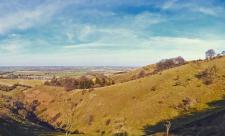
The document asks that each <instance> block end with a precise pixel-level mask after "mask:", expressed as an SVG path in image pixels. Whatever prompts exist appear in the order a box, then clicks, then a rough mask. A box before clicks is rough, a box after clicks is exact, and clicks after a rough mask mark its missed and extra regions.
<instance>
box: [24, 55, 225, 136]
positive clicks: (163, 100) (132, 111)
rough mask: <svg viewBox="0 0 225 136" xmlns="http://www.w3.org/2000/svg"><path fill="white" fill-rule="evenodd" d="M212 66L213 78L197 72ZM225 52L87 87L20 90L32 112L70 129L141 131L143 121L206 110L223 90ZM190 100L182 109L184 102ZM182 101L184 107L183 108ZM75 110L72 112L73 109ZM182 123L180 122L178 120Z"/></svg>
mask: <svg viewBox="0 0 225 136" xmlns="http://www.w3.org/2000/svg"><path fill="white" fill-rule="evenodd" d="M214 67H215V69H216V70H215V71H214V73H212V74H213V75H212V76H210V77H209V78H212V83H210V84H207V83H205V81H204V78H199V77H198V75H199V74H200V73H202V72H203V71H206V70H208V69H212V68H214ZM224 67H225V57H223V58H219V59H214V60H212V61H201V62H190V63H188V64H186V65H183V66H180V67H176V68H172V69H169V70H165V71H163V72H161V73H158V74H155V75H151V76H147V77H144V78H141V79H138V80H133V81H129V82H125V83H118V84H115V85H112V86H108V87H103V88H99V89H94V90H92V91H91V90H86V91H76V90H74V91H71V92H65V91H64V90H63V88H56V87H48V86H38V87H36V88H33V89H31V90H29V91H26V92H24V94H23V96H24V98H23V99H24V100H26V102H28V103H31V102H32V101H33V100H38V101H39V102H40V105H39V106H38V107H37V111H36V113H37V115H38V116H39V117H40V118H41V119H43V120H46V121H48V122H51V124H52V125H54V126H55V127H62V126H65V124H68V123H67V121H68V118H69V120H72V121H71V123H70V124H71V126H72V127H71V128H70V129H71V130H73V131H75V130H79V131H80V132H84V133H85V134H88V135H99V134H100V133H104V134H108V135H109V134H112V133H117V132H125V131H126V132H127V133H129V134H131V135H132V134H133V135H141V134H144V133H145V131H144V130H143V129H144V126H146V125H147V124H148V125H154V124H157V123H159V122H160V121H162V120H167V119H173V118H176V117H178V116H181V115H184V114H188V113H190V112H200V111H204V110H207V109H211V108H213V107H210V106H209V105H208V104H207V103H209V102H213V101H216V100H221V99H223V97H224V95H225V86H224V84H225V83H224V81H225V69H224ZM187 99H188V100H189V101H190V102H189V105H188V106H189V107H188V109H186V107H184V106H185V104H184V101H186V100H187ZM182 106H183V107H182ZM73 112H74V114H71V113H73ZM183 124H185V122H184V123H183Z"/></svg>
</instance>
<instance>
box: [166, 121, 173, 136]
mask: <svg viewBox="0 0 225 136" xmlns="http://www.w3.org/2000/svg"><path fill="white" fill-rule="evenodd" d="M164 126H165V127H166V136H169V131H170V127H171V122H170V121H166V122H165V124H164Z"/></svg>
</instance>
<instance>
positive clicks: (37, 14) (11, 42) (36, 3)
mask: <svg viewBox="0 0 225 136" xmlns="http://www.w3.org/2000/svg"><path fill="white" fill-rule="evenodd" d="M224 22H225V2H224V1H223V0H207V1H206V0H188V1H187V0H132V1H131V0H0V62H1V63H0V65H1V66H3V65H4V66H6V65H22V66H24V65H25V66H28V65H30V66H38V65H42V66H43V65H44V66H54V65H65V66H71V65H73V66H96V65H97V66H103V65H107V66H112V65H113V66H118V65H119V66H140V65H146V64H150V63H155V62H157V61H159V60H160V59H163V58H170V57H176V56H183V57H184V58H185V59H187V60H191V59H198V58H204V52H205V51H206V50H207V49H210V48H213V49H215V50H216V51H218V52H219V51H222V50H225V23H224Z"/></svg>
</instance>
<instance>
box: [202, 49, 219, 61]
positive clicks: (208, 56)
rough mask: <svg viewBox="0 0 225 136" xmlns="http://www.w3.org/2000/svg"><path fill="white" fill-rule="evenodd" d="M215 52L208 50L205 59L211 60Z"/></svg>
mask: <svg viewBox="0 0 225 136" xmlns="http://www.w3.org/2000/svg"><path fill="white" fill-rule="evenodd" d="M215 55H216V52H215V50H213V49H209V50H208V51H206V52H205V56H206V59H212V58H213V57H215Z"/></svg>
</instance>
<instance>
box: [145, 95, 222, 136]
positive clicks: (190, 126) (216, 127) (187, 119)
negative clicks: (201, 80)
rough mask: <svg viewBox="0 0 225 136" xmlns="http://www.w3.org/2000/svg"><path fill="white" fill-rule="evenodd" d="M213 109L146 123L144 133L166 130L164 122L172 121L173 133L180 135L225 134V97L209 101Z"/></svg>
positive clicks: (150, 133)
mask: <svg viewBox="0 0 225 136" xmlns="http://www.w3.org/2000/svg"><path fill="white" fill-rule="evenodd" d="M208 105H209V106H210V107H213V108H212V109H209V110H205V111H202V112H191V113H189V114H188V115H184V116H179V117H177V118H174V119H171V120H163V121H161V122H159V123H157V124H156V125H145V126H144V127H143V131H144V135H145V136H146V135H153V134H156V133H163V132H165V130H166V128H165V126H164V123H165V122H166V121H170V122H171V124H172V126H171V128H170V131H171V133H172V134H175V135H180V136H212V135H213V136H225V127H224V126H225V98H224V99H223V100H219V101H214V102H211V103H208Z"/></svg>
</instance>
